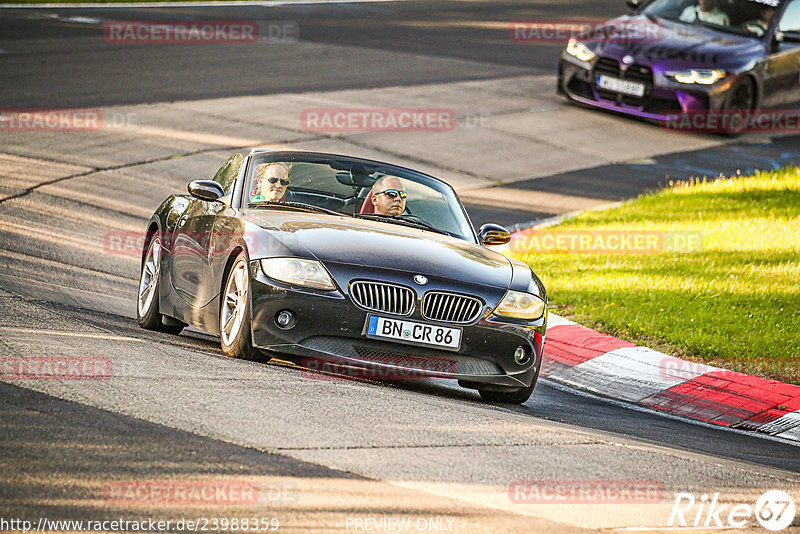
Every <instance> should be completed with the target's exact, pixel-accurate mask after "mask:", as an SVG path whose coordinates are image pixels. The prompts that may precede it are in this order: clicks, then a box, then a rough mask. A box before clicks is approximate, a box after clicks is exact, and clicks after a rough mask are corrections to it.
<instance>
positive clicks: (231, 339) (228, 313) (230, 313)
mask: <svg viewBox="0 0 800 534" xmlns="http://www.w3.org/2000/svg"><path fill="white" fill-rule="evenodd" d="M250 300H251V298H250V273H249V271H248V268H247V256H245V254H244V253H243V252H240V253H239V255H238V256H237V257H236V260H235V261H234V262H233V265H231V268H230V269H229V270H228V274H227V276H226V277H225V284H224V285H223V286H222V295H221V302H220V308H219V331H220V332H219V338H220V344H221V346H222V352H223V353H224V354H225V355H226V356H231V357H233V358H241V359H243V360H251V361H258V362H268V361H269V360H270V357H269V356H267V355H266V354H265V353H264V352H262V351H261V350H259V349H258V348H256V347H254V346H253V337H252V331H251V322H250Z"/></svg>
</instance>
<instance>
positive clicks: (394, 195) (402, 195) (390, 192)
mask: <svg viewBox="0 0 800 534" xmlns="http://www.w3.org/2000/svg"><path fill="white" fill-rule="evenodd" d="M375 194H376V195H386V196H387V197H389V198H391V199H392V200H394V199H396V198H397V197H400V198H406V197H407V196H408V193H406V192H405V191H398V190H397V189H387V190H386V191H381V192H380V193H375Z"/></svg>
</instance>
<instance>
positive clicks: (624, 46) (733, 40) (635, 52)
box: [587, 15, 764, 71]
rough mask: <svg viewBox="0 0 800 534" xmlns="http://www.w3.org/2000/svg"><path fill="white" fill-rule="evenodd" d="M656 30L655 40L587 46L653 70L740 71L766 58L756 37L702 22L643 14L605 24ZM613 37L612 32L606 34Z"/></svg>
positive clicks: (606, 55)
mask: <svg viewBox="0 0 800 534" xmlns="http://www.w3.org/2000/svg"><path fill="white" fill-rule="evenodd" d="M625 24H631V25H633V26H634V27H645V25H647V26H646V27H649V28H655V30H651V32H650V35H651V36H652V37H650V38H647V39H642V40H640V41H636V40H634V39H631V40H630V41H629V42H621V41H618V42H615V41H613V40H608V41H605V42H596V43H587V44H589V46H590V48H592V50H593V51H594V52H595V53H596V54H598V55H601V56H604V57H612V58H615V59H617V60H621V59H622V58H623V57H624V56H626V55H630V56H632V57H633V59H634V62H635V63H637V64H640V65H649V66H652V67H653V70H656V71H658V70H662V71H663V70H672V69H681V68H704V67H705V68H712V67H718V68H725V69H738V68H743V67H744V66H745V65H748V64H750V63H752V62H753V61H754V60H755V59H757V58H759V57H761V56H763V55H764V43H762V42H761V41H759V40H758V39H756V38H753V37H747V36H744V35H736V34H733V33H727V32H723V31H719V30H715V29H713V28H710V27H708V26H704V25H703V24H701V23H693V24H687V23H683V22H677V21H672V20H667V19H663V18H657V17H646V16H644V15H638V16H632V17H619V18H616V19H613V20H610V21H607V22H606V23H605V24H604V25H606V26H610V27H614V26H616V27H620V26H624V25H625ZM606 34H613V33H612V32H608V33H603V35H606Z"/></svg>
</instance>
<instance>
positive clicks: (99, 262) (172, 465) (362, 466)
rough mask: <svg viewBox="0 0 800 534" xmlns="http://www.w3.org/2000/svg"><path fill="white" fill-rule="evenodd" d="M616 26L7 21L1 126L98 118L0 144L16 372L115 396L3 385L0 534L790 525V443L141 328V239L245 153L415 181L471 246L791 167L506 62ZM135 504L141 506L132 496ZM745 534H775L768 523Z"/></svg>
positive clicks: (757, 148)
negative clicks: (341, 112)
mask: <svg viewBox="0 0 800 534" xmlns="http://www.w3.org/2000/svg"><path fill="white" fill-rule="evenodd" d="M623 11H624V2H622V0H620V1H616V0H613V1H610V0H603V1H595V2H588V1H585V2H579V1H570V2H566V1H565V2H547V3H545V2H504V1H495V2H471V1H455V2H422V1H420V2H374V3H371V2H359V3H323V4H317V3H309V4H300V5H281V6H279V7H265V6H263V5H257V4H253V5H242V6H230V5H229V6H223V7H208V6H205V7H197V6H193V7H169V8H159V9H153V8H143V7H137V8H119V9H109V8H96V9H95V8H41V9H20V8H6V9H0V72H2V77H1V78H0V109H3V110H20V109H23V110H24V109H27V110H35V109H39V110H43V109H54V108H77V107H80V108H91V109H95V110H97V111H99V112H100V113H101V114H102V116H103V118H104V124H103V126H102V127H100V128H97V129H92V130H88V131H56V132H54V131H9V130H8V129H3V126H2V123H0V316H1V317H2V320H1V321H0V357H3V358H9V357H48V356H74V357H85V358H94V359H95V360H97V361H101V362H104V363H106V364H107V365H108V366H109V369H110V373H109V374H108V375H103V376H99V377H98V379H96V380H15V379H12V378H9V377H7V376H4V377H2V381H0V472H1V473H2V483H1V484H0V519H2V520H9V519H12V518H13V519H21V520H28V521H32V522H33V524H34V525H36V524H37V522H38V521H39V520H40V519H41V518H48V520H57V519H74V520H83V521H88V520H114V519H121V520H131V521H133V520H137V521H138V520H145V519H154V520H163V521H173V525H175V522H176V521H178V520H180V519H182V518H183V519H184V520H195V519H198V518H214V517H216V518H237V517H238V518H244V517H249V518H253V517H256V518H258V519H262V518H263V519H264V520H266V525H264V524H260V525H259V527H260V528H259V529H258V530H259V531H261V530H264V531H266V530H269V529H268V528H261V527H264V526H269V527H272V526H273V525H274V524H273V523H270V521H271V520H272V519H276V520H277V521H278V523H279V528H278V530H277V531H278V532H363V531H370V530H371V531H376V530H377V531H384V532H387V531H392V530H394V531H398V530H402V529H400V528H395V529H392V528H391V526H390V525H394V526H398V525H399V523H391V524H390V523H388V522H387V521H388V520H389V519H392V518H394V519H398V518H399V519H403V518H405V519H407V520H409V521H410V522H411V524H412V525H413V526H414V528H413V529H407V530H408V531H418V532H429V531H437V529H438V531H450V532H464V533H472V532H486V533H496V532H581V531H585V530H586V531H591V530H605V531H608V530H633V531H647V532H654V531H661V530H664V531H666V530H668V527H670V524H669V520H670V516H671V511H672V508H673V503H674V501H675V499H676V495H677V494H678V493H689V494H692V495H693V496H694V497H695V498H696V499H697V503H698V504H696V505H694V506H693V507H692V508H691V510H689V511H687V512H686V513H685V514H684V515H685V519H686V521H687V524H686V525H680V524H679V523H674V524H673V526H703V527H708V530H714V531H719V530H720V529H719V528H714V527H718V526H720V525H717V524H715V523H714V520H713V518H709V522H708V523H703V522H704V521H705V520H706V517H707V516H706V512H705V511H703V510H701V509H700V508H701V506H700V502H701V498H702V496H704V495H705V496H706V501H709V500H710V499H711V496H713V495H714V494H716V493H719V496H718V499H719V503H720V504H721V505H722V504H724V505H727V506H728V509H727V510H730V508H732V507H733V506H734V505H735V504H739V503H743V504H747V505H749V506H750V507H753V506H754V505H755V503H756V501H757V499H758V498H759V496H760V495H762V494H763V493H764V492H766V491H768V490H781V491H784V492H787V493H789V494H790V495H793V496H794V498H795V501H796V502H798V504H800V449H798V447H797V445H794V444H792V443H789V442H786V441H782V440H779V439H771V438H767V437H763V436H756V435H752V434H749V433H746V432H740V431H735V430H726V429H721V428H716V427H712V426H710V425H700V424H695V423H690V422H688V421H685V420H680V419H676V418H668V417H663V416H661V415H658V414H655V413H652V412H647V411H641V410H637V409H633V408H632V407H630V406H626V405H624V404H621V403H615V402H610V401H608V400H606V399H603V398H599V397H595V396H590V395H587V394H584V393H582V392H579V391H572V390H569V389H566V388H564V387H563V386H558V385H556V384H552V383H549V382H548V381H546V380H541V381H540V383H539V385H538V386H537V388H536V391H535V392H534V395H533V397H532V398H531V399H530V400H529V401H528V402H527V403H525V405H523V406H519V407H509V406H502V405H491V404H487V403H484V402H481V401H480V400H479V398H478V395H477V393H476V392H472V391H469V390H463V389H460V388H458V387H457V385H455V384H454V383H451V381H434V380H427V381H423V380H418V381H405V382H400V383H392V384H387V383H379V382H373V381H365V380H349V379H345V378H342V377H333V376H327V375H325V376H319V375H314V374H313V373H309V372H307V371H304V370H302V369H300V368H298V367H297V366H295V365H294V364H292V363H291V362H288V361H274V362H273V363H270V364H268V365H260V364H255V363H250V362H244V361H238V360H231V359H228V358H225V357H223V356H222V354H221V351H220V350H219V343H218V340H216V339H214V338H212V337H211V336H208V335H205V334H203V333H201V332H198V331H195V330H187V331H185V332H184V333H183V334H181V335H180V336H168V335H164V334H157V333H153V332H148V331H144V330H141V329H139V328H138V326H137V324H136V321H135V296H136V290H137V287H138V285H137V284H138V276H139V273H138V269H139V261H140V250H139V249H137V248H136V237H137V236H138V234H139V233H140V232H141V231H142V230H143V227H142V226H143V224H144V222H145V221H146V219H147V218H148V217H149V215H150V214H151V213H152V211H153V210H154V209H155V208H156V207H157V206H158V204H159V203H160V202H161V200H162V199H164V198H165V197H167V196H168V195H169V194H171V193H173V192H177V191H183V190H185V185H186V183H187V182H189V181H190V180H192V179H197V178H207V177H210V176H211V175H213V173H214V172H215V171H216V169H217V168H218V166H219V165H220V164H221V163H222V162H223V161H224V160H225V158H226V157H227V156H228V155H230V154H231V153H233V152H235V151H241V150H245V151H246V150H248V149H249V147H251V146H256V145H261V146H272V147H279V146H286V147H293V148H298V149H310V150H326V151H332V152H342V153H349V154H354V155H363V156H368V157H376V158H378V159H386V160H391V161H397V162H399V163H402V164H407V165H409V166H412V167H416V168H420V169H422V170H425V171H428V172H431V173H432V174H435V175H439V176H441V177H443V178H445V179H447V180H448V181H450V182H451V183H453V184H454V185H455V186H456V188H457V189H458V190H459V193H460V194H461V195H462V197H463V198H464V200H465V204H466V205H467V207H468V209H469V211H470V214H471V216H472V218H473V222H474V223H476V224H480V223H482V222H486V221H489V220H492V221H496V222H500V223H502V224H506V225H509V226H511V225H513V224H516V223H523V224H524V223H526V222H528V221H531V220H534V219H540V218H543V217H550V216H554V215H561V214H564V213H569V212H572V211H575V210H580V209H585V208H590V207H596V206H600V205H604V204H607V203H609V202H614V201H618V200H624V199H626V198H630V197H631V196H634V195H636V194H638V193H640V192H642V191H646V190H649V189H652V188H655V187H657V186H658V185H660V184H663V183H665V182H666V181H667V180H670V179H684V178H688V177H689V176H698V175H708V176H716V175H718V174H720V173H724V174H735V173H736V172H737V171H738V172H750V171H752V170H755V169H759V168H760V169H768V168H777V167H780V166H783V165H786V164H792V163H795V164H796V163H798V162H800V143H798V142H797V141H798V139H797V138H796V137H792V136H785V137H779V136H775V137H769V136H756V135H751V136H743V137H740V138H738V139H731V138H719V137H715V136H700V135H690V134H681V133H676V132H666V131H663V130H662V129H660V128H658V127H657V126H653V125H649V124H644V123H640V122H636V121H631V120H628V119H623V118H620V117H614V116H610V115H607V114H604V113H597V112H594V111H589V110H585V109H580V108H577V107H574V106H569V105H567V104H566V103H565V102H564V101H563V100H562V99H560V98H558V97H557V96H556V95H555V94H554V83H555V76H554V67H555V64H556V59H557V57H558V54H559V52H560V45H534V44H530V43H528V44H520V43H512V42H510V40H509V36H508V35H509V34H508V27H507V24H508V22H510V21H514V20H534V19H537V18H543V19H553V18H563V17H565V12H568V13H569V15H570V16H574V17H585V18H603V17H606V16H609V15H610V14H612V13H622V12H623ZM110 20H161V21H175V20H257V21H258V22H259V26H260V27H262V29H263V28H264V27H269V24H271V23H274V22H275V21H283V22H290V23H292V24H295V25H296V26H295V27H296V28H298V29H299V40H295V41H291V42H273V41H270V40H269V39H260V40H259V41H258V42H256V43H252V44H249V45H232V44H229V45H174V46H151V45H124V46H121V45H116V44H113V43H109V42H107V41H106V40H104V38H103V23H104V22H106V21H110ZM322 107H327V108H353V107H362V108H363V107H383V108H402V107H408V108H447V109H452V110H453V111H454V112H455V114H456V116H457V118H458V125H457V127H456V128H455V129H453V130H452V131H446V132H373V133H359V132H356V133H348V132H344V133H335V134H331V133H325V132H317V131H311V130H310V129H309V128H307V127H305V125H304V124H303V123H302V121H301V120H300V119H299V117H300V116H301V112H302V111H303V110H304V109H308V108H322ZM609 132H611V134H609ZM114 236H123V237H129V238H130V242H127V241H123V242H121V244H120V243H118V242H116V241H113V239H112V238H113V237H114ZM540 274H542V277H543V279H544V280H545V282H546V273H540ZM519 481H550V482H551V483H558V482H562V483H564V482H566V481H588V482H589V483H590V484H595V485H599V486H603V485H605V486H603V487H608V486H613V485H614V484H617V485H620V484H622V485H625V484H628V485H629V487H630V486H637V487H646V488H650V489H653V488H656V489H658V492H657V498H655V499H650V500H647V499H644V500H643V499H639V500H637V499H635V498H634V499H630V500H623V502H613V500H611V501H605V502H598V501H592V502H591V503H586V502H585V501H584V502H575V500H573V501H571V502H561V503H558V504H556V503H553V502H552V501H550V502H546V499H545V501H540V502H538V503H536V502H532V501H525V497H524V495H525V494H524V493H523V494H522V495H523V497H521V498H520V497H519V495H520V494H516V495H517V497H516V498H515V497H513V496H514V495H515V494H514V492H513V488H514V487H517V486H515V484H517V485H518V482H519ZM192 484H194V485H195V486H205V487H210V488H215V489H216V491H217V493H215V496H214V497H213V498H211V499H206V500H204V501H202V502H199V503H198V502H194V501H191V500H187V499H172V500H170V499H167V500H166V501H164V500H163V499H162V500H159V497H158V496H156V495H155V494H154V493H153V490H152V488H153V487H156V486H157V487H160V488H162V489H163V488H164V487H173V488H174V487H176V486H181V485H182V487H183V486H191V485H192ZM131 486H135V487H137V488H139V489H140V490H141V492H140V493H139V494H137V495H138V496H137V497H136V498H128V497H125V495H127V494H125V493H124V492H123V491H122V489H124V488H128V487H131ZM220 487H224V488H227V489H226V490H225V491H221V490H219V488H220ZM231 487H233V488H235V489H236V492H234V491H233V490H231V489H230V488H231ZM510 488H511V489H512V491H511V493H509V491H510ZM148 492H149V493H148ZM234 493H235V495H234ZM703 502H705V501H703ZM705 510H707V508H706V509H705ZM701 512H702V513H701ZM726 516H727V511H726V512H724V513H723V514H721V517H722V519H723V520H724V519H725V518H726ZM695 517H699V518H701V519H700V522H699V523H693V521H694V520H695ZM381 520H383V521H384V522H383V523H378V522H379V521H381ZM379 524H380V525H381V528H380V529H378V528H377V526H378V525H379ZM746 525H747V526H748V529H747V530H752V531H754V532H755V531H759V532H764V529H763V528H761V527H760V525H759V523H758V522H757V521H756V519H755V518H754V517H749V518H748V519H747V520H746ZM798 525H800V519H795V522H794V523H793V526H792V527H789V528H787V529H785V530H783V532H798V531H800V526H798ZM369 527H376V528H369ZM637 529H638V530H637ZM0 530H11V531H16V530H19V531H21V530H22V529H21V528H14V527H13V526H12V527H7V526H4V525H3V524H2V522H0ZM43 530H79V529H78V528H57V527H54V526H52V525H51V526H50V528H47V529H43ZM105 530H112V531H119V530H121V529H119V528H116V529H115V528H108V527H107V528H105ZM171 530H192V531H193V530H194V529H193V528H184V527H173V528H171ZM212 530H213V531H220V532H221V531H226V530H236V529H232V528H229V529H224V528H216V529H212ZM239 530H243V529H239ZM251 530H252V529H251ZM693 531H702V529H694V530H693Z"/></svg>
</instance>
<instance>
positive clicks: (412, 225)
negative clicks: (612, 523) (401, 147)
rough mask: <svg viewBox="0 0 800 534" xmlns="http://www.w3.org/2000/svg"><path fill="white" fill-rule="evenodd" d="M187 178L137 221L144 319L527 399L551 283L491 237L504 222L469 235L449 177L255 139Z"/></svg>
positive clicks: (224, 339) (245, 346) (255, 348)
mask: <svg viewBox="0 0 800 534" xmlns="http://www.w3.org/2000/svg"><path fill="white" fill-rule="evenodd" d="M188 190H189V194H188V195H172V196H170V197H169V198H167V199H166V200H165V201H164V202H163V203H162V204H161V206H160V207H159V208H158V209H157V210H156V212H155V213H154V214H153V216H152V218H151V219H150V221H149V223H148V226H147V234H146V236H147V237H146V239H145V244H144V250H143V253H142V264H141V280H140V285H139V291H138V299H137V315H138V321H139V324H140V326H142V327H143V328H148V329H153V330H159V331H162V332H169V333H178V332H180V331H181V330H182V329H183V328H184V327H185V326H187V325H192V326H194V327H196V328H199V329H202V330H204V331H207V332H210V333H212V334H214V335H219V337H220V341H221V345H222V350H223V352H224V353H225V354H226V355H229V356H233V357H238V358H244V359H249V360H256V361H268V360H269V359H270V358H271V357H273V356H276V355H283V356H284V357H286V359H293V358H294V359H296V358H301V359H303V361H311V360H312V359H313V361H326V362H335V363H336V364H337V365H345V366H348V367H352V368H356V369H372V370H374V369H378V370H382V371H393V372H395V373H398V374H397V376H401V375H402V376H410V375H411V376H413V375H418V376H424V377H439V378H450V379H457V380H458V382H459V384H460V385H461V386H462V387H465V388H471V389H477V390H478V391H479V392H480V394H481V396H482V397H483V398H484V399H485V400H489V401H492V402H508V403H522V402H525V401H526V400H527V399H528V398H529V397H530V395H531V393H532V391H533V388H534V386H535V384H536V380H537V378H538V376H539V370H540V367H541V362H542V349H543V345H544V338H545V327H546V323H547V295H546V292H545V288H544V286H543V285H542V282H541V281H540V280H539V278H538V277H537V276H536V274H534V273H533V271H532V270H531V269H530V267H528V266H527V265H526V264H524V263H522V262H519V261H516V260H513V259H509V258H507V257H506V256H504V255H502V254H500V253H498V252H496V251H493V250H491V249H490V248H489V247H488V246H487V245H496V244H503V243H506V242H508V240H509V238H510V235H509V233H508V231H506V230H505V229H504V228H503V227H501V226H498V225H494V224H486V225H483V226H482V227H481V228H480V229H479V230H478V231H477V232H476V231H475V230H474V229H473V226H472V223H471V222H470V220H469V217H468V215H467V213H466V211H465V209H464V207H463V205H462V203H461V201H460V200H459V198H458V196H457V195H456V193H455V191H454V190H453V188H452V187H451V186H449V185H448V184H446V183H445V182H443V181H441V180H439V179H437V178H434V177H432V176H429V175H426V174H423V173H421V172H417V171H413V170H411V169H407V168H403V167H399V166H396V165H391V164H388V163H381V162H378V161H371V160H366V159H360V158H353V157H346V156H338V155H332V154H322V153H312V152H294V151H291V152H290V151H282V152H278V151H270V150H266V149H254V150H253V151H252V152H251V153H250V154H248V155H247V156H243V155H241V154H235V155H233V156H232V157H231V158H230V159H228V160H227V161H226V162H225V164H224V165H223V166H222V167H221V168H220V170H219V171H218V172H217V174H216V176H215V177H214V178H213V179H212V180H197V181H194V182H191V183H190V184H189V186H188ZM387 209H388V210H389V211H388V213H387ZM390 375H391V374H390V373H387V374H386V375H384V376H390Z"/></svg>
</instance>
